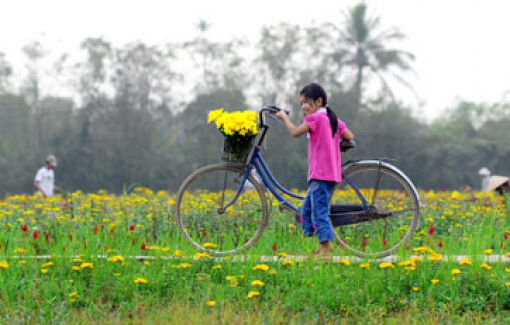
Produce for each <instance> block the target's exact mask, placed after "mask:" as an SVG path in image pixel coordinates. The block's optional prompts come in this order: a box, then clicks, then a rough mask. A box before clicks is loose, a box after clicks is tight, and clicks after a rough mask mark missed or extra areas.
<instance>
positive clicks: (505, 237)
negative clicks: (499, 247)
mask: <svg viewBox="0 0 510 325" xmlns="http://www.w3.org/2000/svg"><path fill="white" fill-rule="evenodd" d="M503 238H504V239H505V240H507V238H508V233H507V232H506V231H505V233H504V234H503Z"/></svg>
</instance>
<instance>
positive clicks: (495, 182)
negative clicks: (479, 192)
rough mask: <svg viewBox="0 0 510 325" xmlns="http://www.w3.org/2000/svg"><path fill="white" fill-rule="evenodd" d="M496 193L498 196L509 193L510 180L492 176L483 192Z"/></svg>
mask: <svg viewBox="0 0 510 325" xmlns="http://www.w3.org/2000/svg"><path fill="white" fill-rule="evenodd" d="M494 190H495V191H496V192H498V193H499V194H500V195H503V194H504V193H510V178H509V177H506V176H499V175H493V176H491V177H490V179H489V183H488V185H487V187H486V188H485V189H484V192H490V191H494Z"/></svg>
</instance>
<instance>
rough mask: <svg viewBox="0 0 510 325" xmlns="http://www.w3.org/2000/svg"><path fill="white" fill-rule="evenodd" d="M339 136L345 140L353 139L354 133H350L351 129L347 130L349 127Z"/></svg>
mask: <svg viewBox="0 0 510 325" xmlns="http://www.w3.org/2000/svg"><path fill="white" fill-rule="evenodd" d="M340 137H341V138H342V140H345V141H352V140H354V134H352V132H351V130H349V129H345V130H344V133H342V134H341V135H340Z"/></svg>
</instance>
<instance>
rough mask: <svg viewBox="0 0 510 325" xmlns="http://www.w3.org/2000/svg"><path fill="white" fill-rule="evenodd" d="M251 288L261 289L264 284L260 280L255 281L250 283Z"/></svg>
mask: <svg viewBox="0 0 510 325" xmlns="http://www.w3.org/2000/svg"><path fill="white" fill-rule="evenodd" d="M251 286H252V287H257V286H258V287H263V286H264V282H262V281H260V280H255V281H252V282H251Z"/></svg>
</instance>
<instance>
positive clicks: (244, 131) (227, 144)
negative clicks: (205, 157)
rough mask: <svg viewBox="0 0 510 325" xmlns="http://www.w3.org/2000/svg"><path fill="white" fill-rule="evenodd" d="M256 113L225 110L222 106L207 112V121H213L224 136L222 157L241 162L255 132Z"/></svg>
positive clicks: (248, 149) (247, 151)
mask: <svg viewBox="0 0 510 325" xmlns="http://www.w3.org/2000/svg"><path fill="white" fill-rule="evenodd" d="M257 117H258V115H257V113H256V112H253V111H243V112H240V111H236V112H232V113H229V112H225V111H223V108H220V109H217V110H214V111H211V112H209V116H208V119H207V123H215V124H216V128H217V129H218V130H219V131H220V132H221V134H223V137H224V140H225V141H224V149H223V151H224V153H223V159H225V160H229V161H234V162H243V161H244V159H246V156H247V155H248V153H249V151H250V148H251V146H252V142H253V139H254V138H255V135H256V134H257V132H258V130H257Z"/></svg>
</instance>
